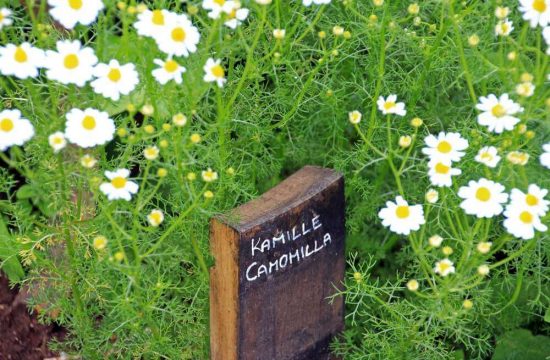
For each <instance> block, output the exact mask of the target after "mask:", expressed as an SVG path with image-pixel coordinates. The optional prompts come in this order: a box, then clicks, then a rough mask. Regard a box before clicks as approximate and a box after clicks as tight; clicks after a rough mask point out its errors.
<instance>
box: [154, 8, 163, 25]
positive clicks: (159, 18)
mask: <svg viewBox="0 0 550 360" xmlns="http://www.w3.org/2000/svg"><path fill="white" fill-rule="evenodd" d="M151 21H152V22H153V24H155V25H159V26H161V25H164V15H163V14H162V10H153V17H152V18H151Z"/></svg>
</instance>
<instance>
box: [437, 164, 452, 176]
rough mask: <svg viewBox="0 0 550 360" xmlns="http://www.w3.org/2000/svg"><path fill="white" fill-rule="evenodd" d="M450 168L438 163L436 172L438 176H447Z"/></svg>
mask: <svg viewBox="0 0 550 360" xmlns="http://www.w3.org/2000/svg"><path fill="white" fill-rule="evenodd" d="M450 168H451V167H450V166H446V165H443V164H442V163H437V165H436V166H435V172H436V173H438V174H447V173H448V172H449V169H450Z"/></svg>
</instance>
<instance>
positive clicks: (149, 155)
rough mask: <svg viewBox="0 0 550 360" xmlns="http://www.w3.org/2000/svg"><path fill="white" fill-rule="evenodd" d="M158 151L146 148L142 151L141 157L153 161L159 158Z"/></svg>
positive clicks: (149, 147) (157, 149)
mask: <svg viewBox="0 0 550 360" xmlns="http://www.w3.org/2000/svg"><path fill="white" fill-rule="evenodd" d="M159 153H160V150H159V148H158V147H156V146H148V147H146V148H145V150H143V156H144V157H145V158H146V159H147V160H155V159H156V158H158V157H159Z"/></svg>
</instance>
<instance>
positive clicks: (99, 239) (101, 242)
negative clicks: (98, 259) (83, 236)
mask: <svg viewBox="0 0 550 360" xmlns="http://www.w3.org/2000/svg"><path fill="white" fill-rule="evenodd" d="M108 242H109V241H108V240H107V238H106V237H105V236H102V235H100V236H96V237H95V238H94V240H93V246H94V249H96V250H97V251H101V250H105V248H106V247H107V243H108Z"/></svg>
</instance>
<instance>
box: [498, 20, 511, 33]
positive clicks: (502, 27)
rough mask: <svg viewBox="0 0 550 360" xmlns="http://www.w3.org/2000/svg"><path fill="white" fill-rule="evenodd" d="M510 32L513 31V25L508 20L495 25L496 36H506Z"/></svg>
mask: <svg viewBox="0 0 550 360" xmlns="http://www.w3.org/2000/svg"><path fill="white" fill-rule="evenodd" d="M512 30H514V24H513V23H512V22H511V21H510V20H508V19H504V20H500V21H499V22H498V23H497V24H496V25H495V35H496V36H508V35H510V33H511V32H512Z"/></svg>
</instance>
